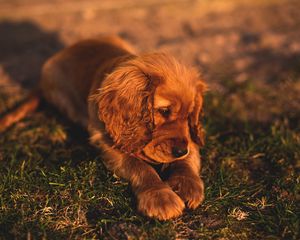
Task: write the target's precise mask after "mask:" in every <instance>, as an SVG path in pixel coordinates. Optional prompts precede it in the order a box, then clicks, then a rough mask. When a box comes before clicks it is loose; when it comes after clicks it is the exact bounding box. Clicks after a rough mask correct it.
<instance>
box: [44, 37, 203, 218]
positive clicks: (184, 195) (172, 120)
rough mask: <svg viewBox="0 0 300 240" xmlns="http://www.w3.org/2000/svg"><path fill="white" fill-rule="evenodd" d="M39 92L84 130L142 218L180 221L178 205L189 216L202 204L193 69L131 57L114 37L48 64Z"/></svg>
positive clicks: (155, 57) (84, 44) (162, 57)
mask: <svg viewBox="0 0 300 240" xmlns="http://www.w3.org/2000/svg"><path fill="white" fill-rule="evenodd" d="M40 88H41V89H42V93H43V95H44V97H45V98H46V100H48V101H49V102H51V103H52V104H54V105H55V106H57V107H58V109H59V110H60V111H61V112H63V113H64V114H66V115H67V116H68V117H69V118H70V119H71V120H73V121H74V122H77V123H79V124H81V125H82V126H83V127H85V128H87V129H88V131H89V134H90V141H91V143H92V144H94V145H95V146H97V147H100V148H101V149H103V152H104V153H103V154H104V156H103V159H104V161H105V163H106V166H107V167H108V168H109V169H110V170H111V171H113V172H115V173H116V174H118V175H119V176H121V177H123V178H125V179H127V180H128V181H129V182H130V183H131V185H132V188H133V191H134V193H135V194H136V197H137V200H138V201H137V202H138V210H139V211H140V212H142V213H143V214H145V215H147V216H149V217H154V218H158V219H160V220H166V219H170V218H174V217H177V216H179V215H180V214H182V211H183V209H184V206H185V204H184V203H186V204H187V207H189V208H192V209H194V208H196V207H197V206H198V205H199V204H200V203H201V202H202V201H203V198H204V186H203V182H202V180H201V179H200V177H199V171H200V156H199V146H201V145H202V144H203V130H202V127H201V124H200V119H199V116H200V112H201V109H202V102H203V98H202V94H203V91H204V89H205V85H204V83H203V82H202V81H201V80H200V79H199V76H198V74H197V72H196V71H195V70H194V69H192V68H187V67H185V66H183V65H182V64H179V63H178V62H177V61H176V60H175V59H174V58H172V57H170V56H169V55H167V54H163V53H152V54H144V55H139V56H137V55H135V54H134V52H133V50H132V47H130V46H129V45H128V44H127V43H126V42H124V41H123V40H121V39H119V38H117V37H109V38H102V39H91V40H85V41H81V42H79V43H76V44H75V45H73V46H71V47H68V48H66V49H64V50H62V51H61V52H59V53H57V54H56V55H55V56H53V57H52V58H50V59H49V60H48V61H47V63H46V64H45V65H44V67H43V71H42V80H41V85H40ZM152 164H163V167H162V168H161V169H162V171H161V172H157V171H156V170H155V169H154V168H153V165H152ZM161 173H164V174H165V175H166V176H167V178H166V180H165V181H163V180H162V178H161V177H160V174H161Z"/></svg>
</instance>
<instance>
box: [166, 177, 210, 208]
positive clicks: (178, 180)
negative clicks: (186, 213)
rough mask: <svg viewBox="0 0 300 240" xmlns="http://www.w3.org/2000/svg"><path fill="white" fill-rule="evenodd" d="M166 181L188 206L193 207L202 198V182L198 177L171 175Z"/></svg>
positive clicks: (201, 200) (200, 201)
mask: <svg viewBox="0 0 300 240" xmlns="http://www.w3.org/2000/svg"><path fill="white" fill-rule="evenodd" d="M167 183H168V184H169V186H170V187H171V188H172V189H173V191H174V192H176V193H177V194H178V195H179V196H180V197H181V199H182V200H183V201H184V202H186V203H187V207H188V208H191V209H195V208H196V207H198V206H199V204H200V203H202V202H203V200H204V184H203V181H202V180H201V179H200V178H199V177H187V176H173V177H171V178H170V179H168V181H167Z"/></svg>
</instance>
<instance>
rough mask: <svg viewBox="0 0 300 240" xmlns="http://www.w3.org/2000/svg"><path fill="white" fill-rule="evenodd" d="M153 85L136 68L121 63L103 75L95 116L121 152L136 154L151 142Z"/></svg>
mask: <svg viewBox="0 0 300 240" xmlns="http://www.w3.org/2000/svg"><path fill="white" fill-rule="evenodd" d="M156 85H157V81H156V80H155V79H153V78H152V77H151V76H149V75H147V74H146V73H145V71H143V70H142V69H141V68H139V66H136V65H134V64H123V65H122V66H119V67H118V68H117V69H115V70H114V71H113V72H112V73H111V74H109V75H107V76H106V78H105V80H104V83H103V87H102V88H100V89H99V90H98V94H97V97H96V98H97V104H98V117H99V119H100V120H101V121H103V122H104V124H105V129H106V131H107V132H108V134H109V135H110V137H111V138H112V140H113V142H114V146H115V147H117V148H119V149H120V150H122V151H123V152H127V153H134V152H137V151H138V150H140V149H141V148H142V147H143V146H144V145H146V143H147V142H148V141H150V139H151V133H152V129H153V113H152V104H153V94H154V91H155V87H156Z"/></svg>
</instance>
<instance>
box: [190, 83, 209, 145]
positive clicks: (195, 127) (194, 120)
mask: <svg viewBox="0 0 300 240" xmlns="http://www.w3.org/2000/svg"><path fill="white" fill-rule="evenodd" d="M205 91H206V85H205V84H204V83H203V82H202V81H200V80H199V81H198V82H197V85H196V95H195V99H194V109H193V112H192V113H191V114H190V116H189V126H190V133H191V137H192V140H193V141H194V142H196V143H197V144H198V145H199V146H203V145H204V138H205V132H204V129H203V127H202V125H201V122H200V117H201V114H202V106H203V94H204V92H205Z"/></svg>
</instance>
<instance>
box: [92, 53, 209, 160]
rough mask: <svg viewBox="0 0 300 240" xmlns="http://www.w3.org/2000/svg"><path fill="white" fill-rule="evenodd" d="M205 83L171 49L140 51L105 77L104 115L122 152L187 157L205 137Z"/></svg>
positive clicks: (101, 114) (158, 157)
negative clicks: (201, 119)
mask: <svg viewBox="0 0 300 240" xmlns="http://www.w3.org/2000/svg"><path fill="white" fill-rule="evenodd" d="M204 88H205V85H204V83H203V82H202V81H200V80H199V77H198V74H197V72H196V71H195V70H194V69H188V68H186V67H184V66H183V65H181V64H179V63H178V62H177V61H176V60H175V59H174V58H172V57H170V56H168V55H166V54H158V53H154V54H148V55H143V56H140V57H136V58H133V59H131V60H128V61H125V62H123V63H121V64H120V65H119V66H118V67H117V68H116V69H115V70H114V71H113V72H112V73H111V74H109V75H108V76H107V77H106V79H105V80H104V83H103V87H102V88H101V89H99V93H98V96H97V101H98V106H99V112H98V115H99V119H100V120H101V121H103V122H104V123H105V128H106V131H107V132H108V133H109V135H110V137H111V138H112V140H113V142H114V144H115V147H117V148H119V149H120V150H121V151H123V152H126V153H128V154H133V155H136V156H139V157H140V158H142V159H144V160H149V161H152V162H159V163H167V162H172V161H174V160H179V159H183V158H185V157H186V156H187V155H188V154H189V152H190V146H191V144H192V141H193V142H196V143H197V144H199V145H200V144H202V143H203V131H202V128H201V125H200V122H199V115H200V112H201V108H202V102H203V98H202V94H203V91H204Z"/></svg>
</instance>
